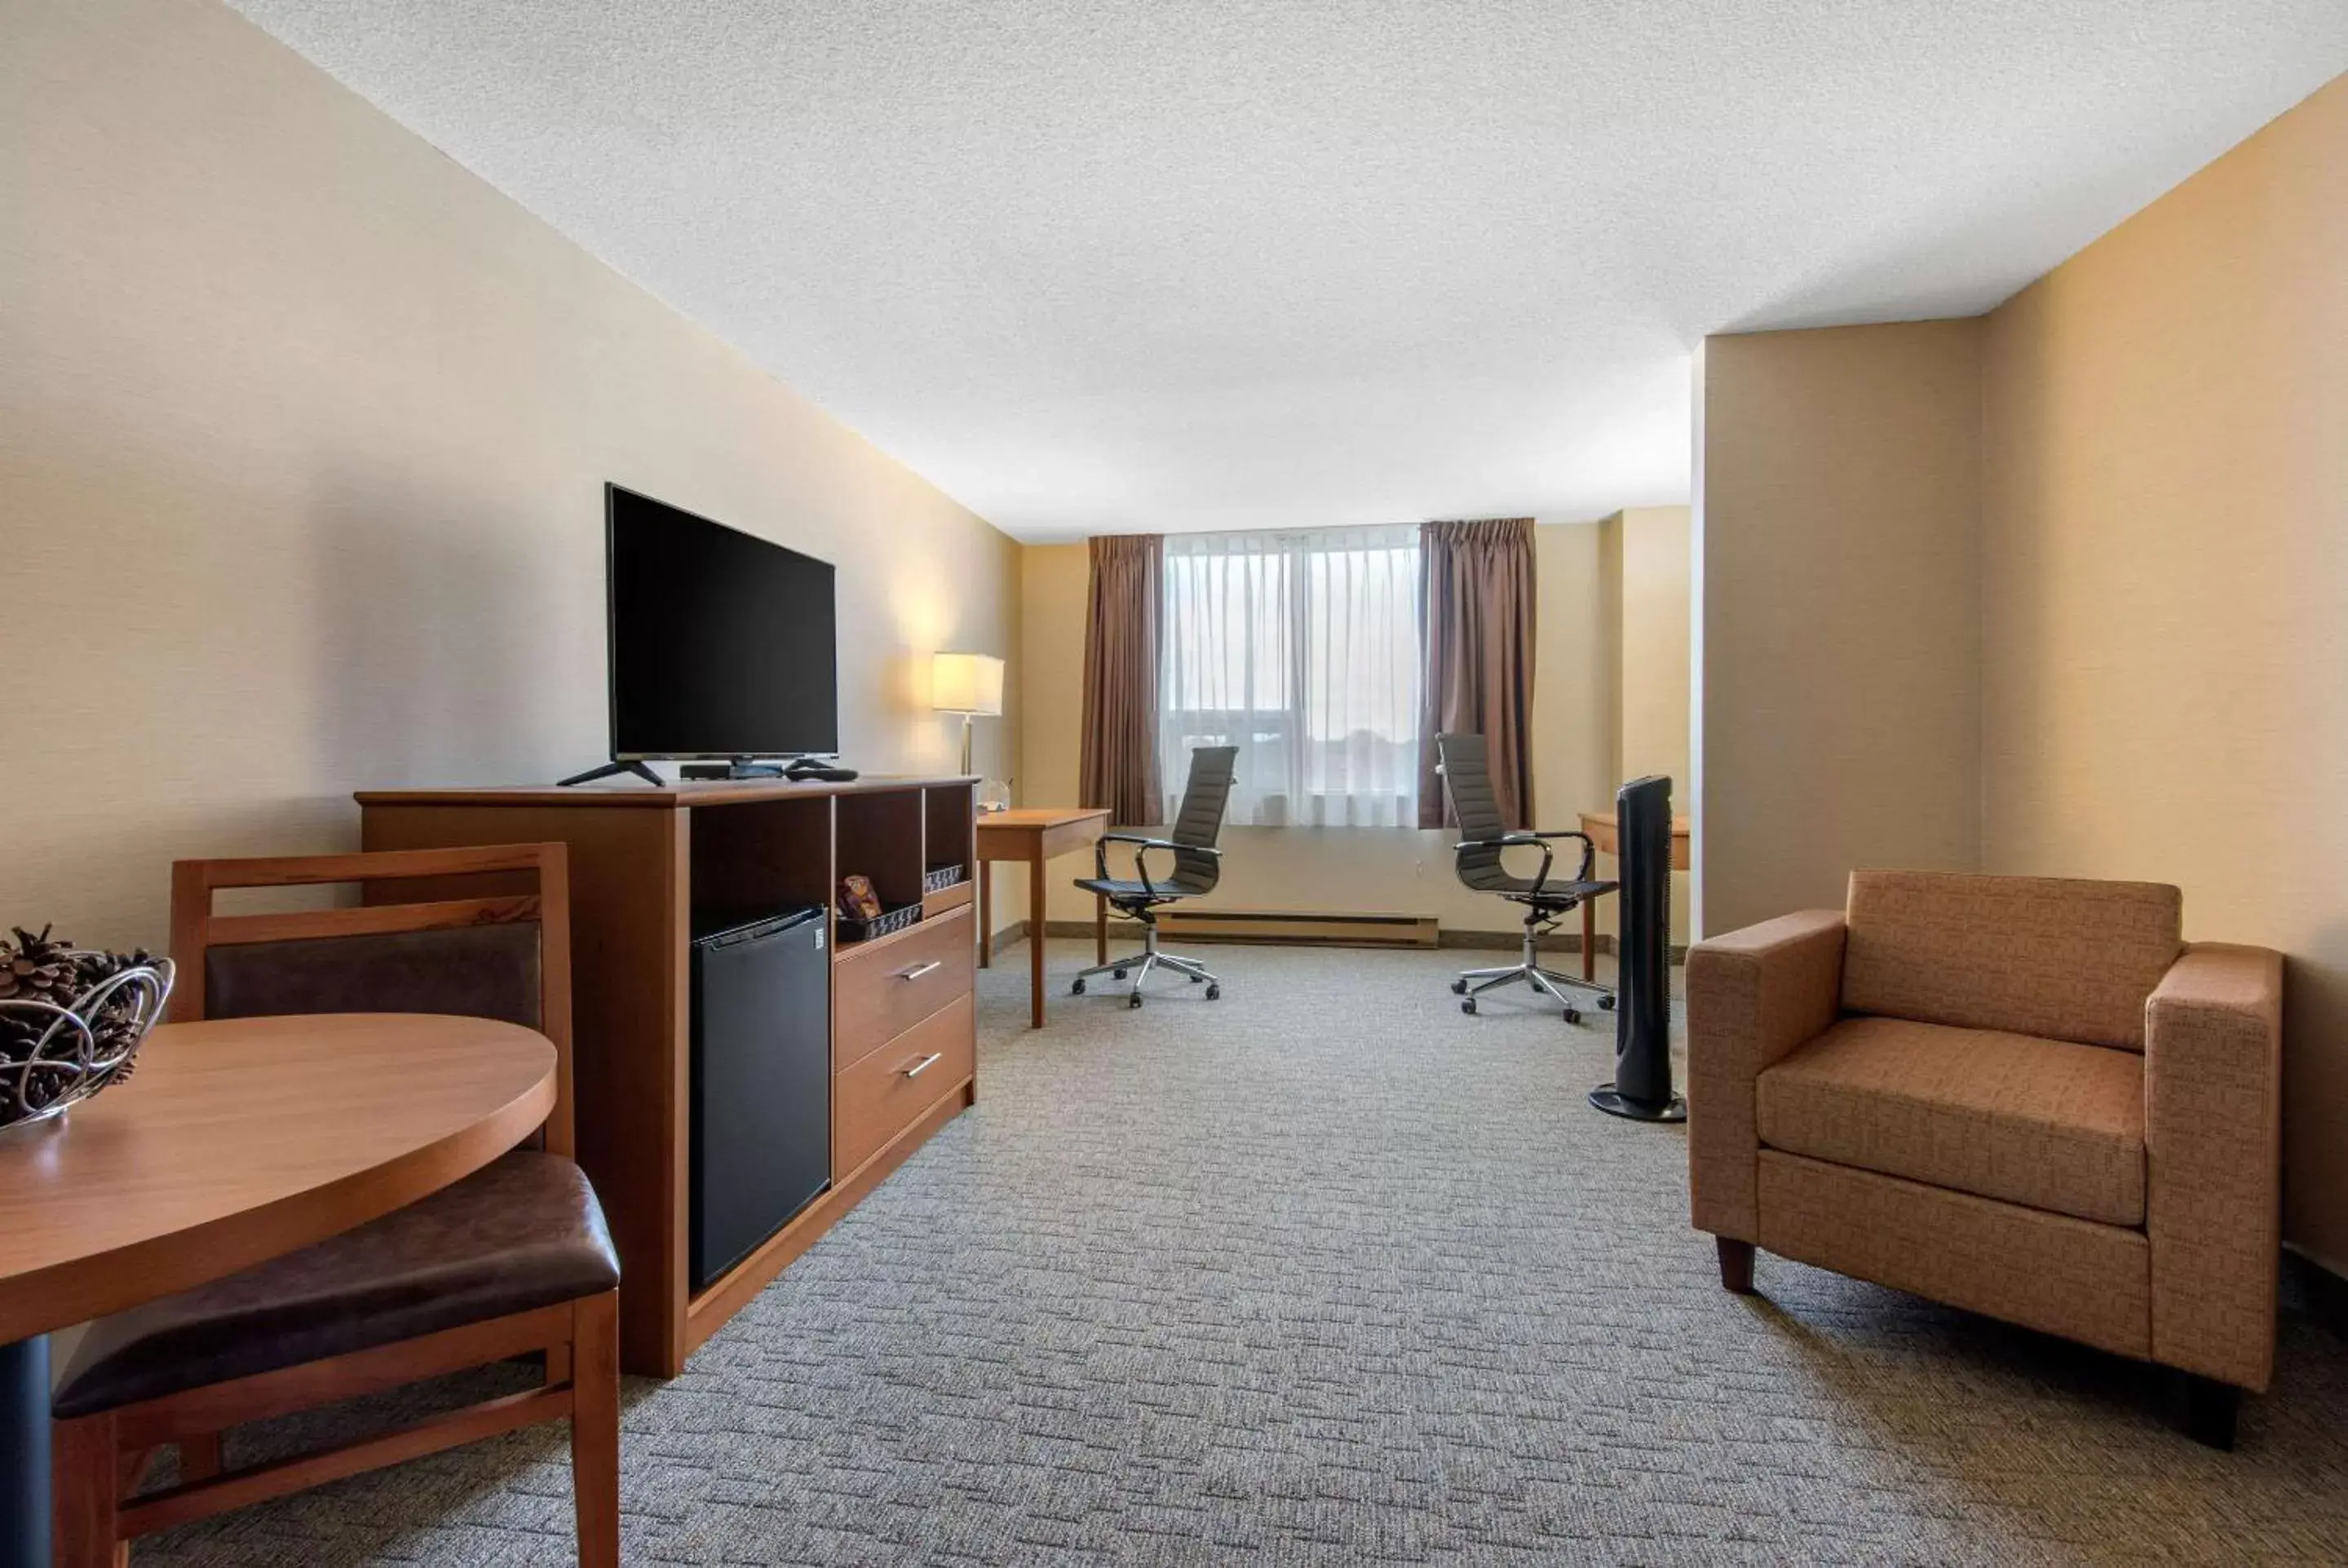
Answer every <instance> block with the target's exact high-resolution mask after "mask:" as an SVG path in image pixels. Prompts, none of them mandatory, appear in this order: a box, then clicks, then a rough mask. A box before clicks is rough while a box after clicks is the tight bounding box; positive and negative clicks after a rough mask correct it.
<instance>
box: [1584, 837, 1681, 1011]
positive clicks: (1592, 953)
mask: <svg viewBox="0 0 2348 1568" xmlns="http://www.w3.org/2000/svg"><path fill="white" fill-rule="evenodd" d="M1616 827H1617V825H1616V823H1615V821H1614V814H1613V813H1612V812H1611V811H1585V812H1583V813H1582V814H1581V831H1582V832H1584V833H1586V834H1588V835H1590V843H1591V847H1593V848H1595V849H1596V850H1597V851H1598V853H1599V854H1601V855H1613V856H1620V855H1621V854H1622V842H1621V839H1620V838H1619V837H1618V836H1617V833H1616ZM1688 833H1689V823H1688V819H1687V818H1686V817H1684V816H1675V817H1673V818H1672V869H1673V870H1674V871H1685V870H1687V869H1688V867H1689V866H1692V865H1694V860H1693V859H1692V858H1691V856H1690V854H1689V850H1688ZM1581 978H1582V979H1585V980H1589V979H1597V978H1598V909H1597V906H1596V904H1595V903H1594V902H1591V903H1586V904H1584V905H1582V907H1581Z"/></svg>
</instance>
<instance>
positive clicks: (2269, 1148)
mask: <svg viewBox="0 0 2348 1568" xmlns="http://www.w3.org/2000/svg"><path fill="white" fill-rule="evenodd" d="M2144 1100H2145V1156H2146V1164H2147V1170H2146V1178H2147V1181H2146V1188H2145V1230H2146V1233H2147V1235H2148V1236H2149V1238H2150V1240H2151V1244H2152V1356H2153V1359H2154V1360H2156V1361H2159V1362H2161V1363H2163V1364H2165V1365H2167V1366H2171V1367H2179V1368H2184V1369H2185V1370H2186V1371H2188V1372H2199V1373H2200V1374H2201V1375H2202V1376H2204V1377H2209V1378H2219V1379H2220V1380H2221V1381H2224V1382H2228V1383H2232V1384H2234V1385H2236V1386H2237V1387H2239V1388H2244V1389H2252V1390H2254V1391H2255V1390H2258V1389H2264V1388H2265V1387H2266V1386H2267V1378H2268V1376H2269V1374H2270V1373H2271V1371H2272V1370H2273V1368H2274V1335H2275V1271H2276V1269H2277V1267H2278V1266H2279V1265H2280V1263H2281V1196H2282V1176H2281V1154H2282V1120H2281V1118H2282V955H2281V954H2280V953H2276V952H2272V951H2271V950H2269V949H2267V948H2236V947H2227V946H2221V945H2219V944H2216V943H2197V944H2195V945H2194V946H2193V947H2191V948H2188V949H2187V950H2186V953H2185V956H2184V957H2183V958H2179V959H2178V960H2177V962H2176V964H2175V965H2174V966H2172V967H2171V968H2170V969H2169V971H2168V974H2167V975H2166V976H2164V977H2163V978H2162V979H2161V982H2160V984H2159V986H2158V987H2157V988H2156V989H2154V991H2153V993H2152V999H2151V1000H2150V1001H2148V1002H2147V1003H2146V1004H2145V1030H2144Z"/></svg>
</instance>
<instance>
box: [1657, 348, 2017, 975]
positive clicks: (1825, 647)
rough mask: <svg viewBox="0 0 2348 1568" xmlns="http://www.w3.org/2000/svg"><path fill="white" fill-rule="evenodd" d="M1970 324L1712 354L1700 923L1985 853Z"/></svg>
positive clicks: (1705, 392) (1704, 555) (1705, 422)
mask: <svg viewBox="0 0 2348 1568" xmlns="http://www.w3.org/2000/svg"><path fill="white" fill-rule="evenodd" d="M1981 337H1982V328H1981V323H1979V322H1978V321H1960V322H1924V323H1899V324H1894V325H1889V326H1868V327H1837V328H1828V329H1824V330H1818V331H1809V332H1782V333H1750V334H1746V335H1740V336H1730V337H1715V338H1708V339H1706V340H1705V342H1704V352H1703V357H1702V360H1701V361H1700V364H1699V373H1698V384H1699V388H1700V390H1699V392H1698V397H1699V399H1700V401H1701V405H1702V406H1701V411H1700V414H1699V422H1700V436H1699V456H1698V472H1699V479H1698V487H1699V488H1698V499H1697V504H1696V519H1697V520H1696V525H1695V527H1696V532H1697V543H1696V547H1695V548H1696V556H1697V559H1698V562H1699V567H1698V573H1697V585H1698V586H1697V598H1698V608H1697V610H1696V615H1697V617H1698V620H1699V623H1700V626H1699V630H1698V634H1697V635H1698V641H1699V646H1700V650H1701V651H1700V659H1701V662H1702V671H1701V692H1700V696H1699V704H1700V712H1701V731H1702V738H1701V740H1700V742H1699V744H1700V746H1701V755H1700V756H1699V757H1698V759H1697V760H1696V763H1695V768H1696V772H1697V774H1698V775H1699V780H1698V788H1697V790H1696V792H1695V796H1696V800H1697V811H1696V813H1695V815H1696V835H1697V845H1696V855H1697V858H1698V861H1699V869H1698V881H1699V884H1700V890H1699V892H1698V894H1697V897H1698V898H1699V900H1700V907H1699V908H1698V910H1697V919H1698V922H1699V929H1700V930H1702V931H1704V932H1711V933H1717V932H1722V931H1732V930H1735V929H1736V928H1737V927H1741V926H1746V925H1750V924H1752V923H1753V922H1754V921H1756V920H1763V919H1766V918H1768V917H1772V916H1776V915H1782V914H1784V913H1786V912H1787V911H1788V910H1791V909H1797V908H1803V907H1813V906H1839V905H1840V904H1841V902H1842V897H1843V889H1844V883H1845V880H1846V879H1847V878H1848V876H1849V873H1850V871H1851V868H1852V867H1854V866H1920V867H1969V866H1973V865H1974V864H1976V862H1977V860H1978V858H1979V855H1980V824H1981V788H1980V780H1981V745H1980V728H1981V687H1980V678H1979V667H1980V646H1981V642H1980V604H1981V600H1980V589H1979V560H1978V555H1977V550H1978V542H1979V509H1980V482H1979V481H1980V446H1979V436H1980V424H1981V420H1980V408H1981V352H1980V351H1981Z"/></svg>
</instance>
